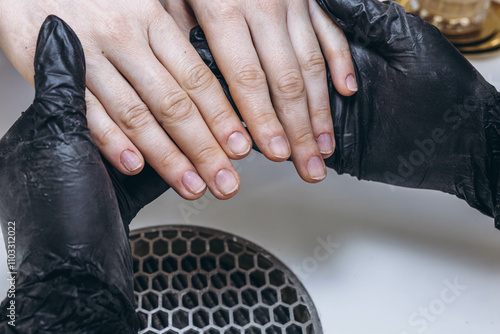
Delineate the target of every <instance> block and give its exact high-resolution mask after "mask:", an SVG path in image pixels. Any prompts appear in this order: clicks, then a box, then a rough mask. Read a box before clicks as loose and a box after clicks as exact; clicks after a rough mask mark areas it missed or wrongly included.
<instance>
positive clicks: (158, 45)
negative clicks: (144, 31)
mask: <svg viewBox="0 0 500 334" xmlns="http://www.w3.org/2000/svg"><path fill="white" fill-rule="evenodd" d="M161 17H163V18H164V19H165V20H171V19H169V18H168V16H167V15H165V16H161ZM161 22H162V21H160V20H159V19H158V20H157V21H155V23H154V24H153V26H152V27H151V28H150V32H149V37H150V43H151V46H152V50H153V52H154V53H155V55H156V57H157V58H158V60H160V62H161V63H162V64H163V65H164V66H165V68H166V69H167V71H168V72H169V73H170V74H171V75H172V76H173V77H174V78H176V79H177V82H178V83H179V85H180V87H181V88H182V89H183V90H184V91H185V92H187V93H188V95H189V97H190V98H191V100H192V101H193V102H194V104H195V106H196V107H197V109H198V110H199V112H200V113H201V115H202V117H203V119H204V120H205V123H206V124H207V125H208V127H209V129H210V131H211V132H212V134H213V136H214V137H215V139H216V140H217V142H218V143H219V144H220V146H221V147H222V148H223V149H224V151H225V153H226V154H227V156H228V157H229V158H231V159H241V158H243V157H245V156H247V155H248V154H249V153H250V151H251V148H252V140H251V138H250V135H249V134H248V132H247V131H246V129H245V127H244V126H243V125H242V123H241V120H240V119H239V118H238V116H237V114H236V113H235V112H234V110H233V108H232V106H231V104H230V103H229V101H228V99H227V98H226V95H225V94H224V91H223V90H222V87H221V86H220V84H219V82H218V81H217V79H216V77H215V75H214V74H213V73H212V72H211V71H210V69H209V68H208V67H207V66H206V65H205V63H204V62H203V61H202V60H201V59H200V57H199V55H198V53H197V52H196V50H195V49H194V48H193V46H192V45H191V43H190V42H189V41H188V39H186V38H183V37H182V36H180V35H179V33H178V32H174V31H172V30H171V29H170V30H169V29H168V27H167V26H166V24H161ZM167 36H168V39H169V40H170V41H169V42H168V43H167V42H166V41H165V39H166V37H167ZM174 42H175V43H176V45H177V47H178V48H182V49H184V50H190V52H186V53H182V56H181V57H179V52H178V50H177V49H176V48H172V47H171V45H173V43H174Z"/></svg>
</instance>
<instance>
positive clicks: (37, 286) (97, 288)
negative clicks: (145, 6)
mask: <svg viewBox="0 0 500 334" xmlns="http://www.w3.org/2000/svg"><path fill="white" fill-rule="evenodd" d="M35 73H36V74H35V89H36V97H35V100H34V102H33V104H32V105H31V106H30V108H29V109H28V110H27V111H26V112H24V113H23V114H22V116H21V117H20V118H19V120H18V121H17V122H16V123H15V124H14V126H13V127H12V128H11V129H10V130H9V131H8V133H7V134H6V135H5V136H4V138H2V140H1V141H0V189H1V191H0V221H1V224H2V230H3V235H4V238H5V243H6V247H7V253H8V255H9V254H13V250H14V249H15V259H16V261H15V263H9V270H10V271H12V272H17V280H16V291H15V298H11V297H9V295H8V298H7V299H5V300H4V302H3V303H2V305H1V307H0V309H1V312H0V333H103V334H104V333H105V334H110V333H137V328H138V322H137V319H136V315H135V306H134V295H133V291H134V290H133V280H132V279H133V270H132V257H131V253H130V247H129V244H128V238H127V233H126V228H128V226H127V225H128V223H129V222H130V220H131V219H132V218H133V217H134V216H135V214H136V213H137V212H138V211H139V210H140V208H142V206H144V205H145V204H147V203H149V202H150V201H152V200H153V199H154V198H156V197H157V196H158V195H160V194H161V193H162V192H164V191H165V190H166V189H167V187H168V186H167V185H166V184H165V183H164V182H163V181H162V180H161V178H160V177H159V176H158V175H157V174H156V173H155V172H154V171H153V170H152V169H151V168H146V169H145V171H144V172H143V173H141V175H139V176H136V177H129V176H124V175H122V174H120V173H119V172H118V171H116V170H115V169H114V168H112V167H111V165H109V164H107V165H106V166H105V164H104V163H103V161H102V159H101V156H100V154H99V152H98V150H97V149H96V147H95V146H94V144H93V143H92V141H91V139H90V136H89V131H88V129H87V126H86V119H85V111H86V109H85V108H86V107H85V97H84V94H85V62H84V55H83V50H82V47H81V45H80V42H79V41H78V39H77V37H76V35H75V34H74V32H73V31H72V30H71V29H70V28H69V27H68V26H67V25H66V24H65V23H64V22H63V21H61V20H60V19H58V18H57V17H55V16H51V17H49V18H47V20H46V21H45V23H44V24H43V26H42V29H41V31H40V35H39V38H38V42H37V50H36V56H35ZM106 167H108V169H106ZM110 176H111V178H110ZM112 181H113V182H112ZM122 217H123V220H122ZM124 224H125V225H124ZM9 236H12V237H11V238H10V237H9ZM14 238H15V239H14ZM9 258H10V256H9ZM11 301H14V302H15V313H16V321H15V327H13V326H10V325H9V324H8V323H9V322H10V321H11V320H12V318H9V317H6V315H8V314H9V313H10V311H9V310H7V308H8V307H10V306H11Z"/></svg>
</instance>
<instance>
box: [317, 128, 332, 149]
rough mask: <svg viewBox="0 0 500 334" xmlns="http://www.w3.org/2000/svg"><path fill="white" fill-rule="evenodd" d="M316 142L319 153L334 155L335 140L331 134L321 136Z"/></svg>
mask: <svg viewBox="0 0 500 334" xmlns="http://www.w3.org/2000/svg"><path fill="white" fill-rule="evenodd" d="M316 142H317V143H318V147H319V151H320V152H321V154H331V153H333V140H332V136H330V134H329V133H323V134H322V135H320V136H319V137H318V138H317V139H316Z"/></svg>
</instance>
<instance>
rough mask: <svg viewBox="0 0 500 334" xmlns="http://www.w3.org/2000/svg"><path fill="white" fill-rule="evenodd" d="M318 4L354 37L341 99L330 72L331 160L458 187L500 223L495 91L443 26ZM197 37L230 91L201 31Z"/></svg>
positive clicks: (453, 190) (342, 169) (393, 10)
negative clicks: (346, 90)
mask: <svg viewBox="0 0 500 334" xmlns="http://www.w3.org/2000/svg"><path fill="white" fill-rule="evenodd" d="M318 2H319V4H320V5H321V6H322V8H323V9H324V10H325V11H326V12H327V13H328V15H329V16H330V17H331V18H332V19H333V20H334V21H335V22H336V23H337V24H338V25H339V26H340V27H342V29H343V30H344V31H345V33H346V35H347V38H348V40H349V44H350V48H351V53H352V57H353V60H354V64H355V68H356V74H357V79H358V85H359V91H358V92H357V93H356V94H355V95H354V96H352V97H344V96H341V95H340V94H338V93H337V92H336V91H335V88H334V87H333V85H332V82H331V80H330V78H328V85H329V92H330V106H331V109H332V116H333V123H334V130H335V140H336V144H337V146H336V150H335V153H334V155H333V156H332V157H331V158H329V159H327V160H326V164H327V166H328V167H330V168H333V169H335V170H336V171H337V172H338V173H339V174H344V173H346V174H350V175H352V176H355V177H357V178H358V179H363V180H372V181H378V182H384V183H389V184H393V185H398V186H404V187H411V188H423V189H435V190H441V191H443V192H447V193H450V194H454V195H456V196H458V197H459V198H462V199H464V200H466V201H467V203H469V205H471V206H472V207H474V208H476V209H478V210H480V211H481V212H483V213H485V214H487V215H490V216H493V217H495V222H496V226H497V228H500V203H499V194H498V173H499V165H500V160H499V159H500V158H499V154H500V153H499V148H500V145H499V139H500V136H499V129H500V119H499V116H500V97H499V94H498V92H497V91H496V89H495V88H494V87H493V86H491V85H490V84H488V83H487V82H486V81H485V80H484V79H483V77H482V76H481V75H480V74H479V73H478V72H477V70H476V69H474V67H473V66H472V65H471V64H470V63H469V62H468V61H467V60H466V59H465V58H464V57H463V56H462V55H461V54H460V53H459V52H458V51H457V50H456V49H455V47H454V46H453V45H452V44H450V43H449V42H448V40H446V38H445V37H443V35H442V34H441V33H440V32H439V30H438V29H437V28H435V27H434V26H432V25H430V24H428V23H427V22H425V21H423V20H422V19H420V18H419V17H417V16H415V15H412V14H406V13H405V11H404V8H403V7H401V6H400V5H398V4H396V3H394V2H384V3H381V2H377V1H374V0H318ZM191 42H192V43H193V44H194V45H195V47H196V48H197V49H198V52H199V54H200V55H201V56H202V58H203V59H204V60H205V62H206V63H207V64H208V65H209V66H210V68H211V69H212V71H213V72H214V73H216V75H217V77H218V79H219V81H220V82H221V84H222V86H223V88H224V90H225V92H226V95H228V96H229V90H228V86H227V84H226V83H225V81H224V79H223V77H222V75H221V73H220V71H219V70H218V68H217V66H216V64H215V62H214V60H213V58H212V55H211V53H210V50H209V48H208V45H207V43H206V41H205V37H204V35H203V32H202V31H201V30H200V29H199V28H196V29H194V30H193V31H192V32H191ZM233 106H234V104H233Z"/></svg>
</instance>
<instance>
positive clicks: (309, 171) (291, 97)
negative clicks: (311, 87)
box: [247, 12, 333, 182]
mask: <svg viewBox="0 0 500 334" xmlns="http://www.w3.org/2000/svg"><path fill="white" fill-rule="evenodd" d="M280 13H281V12H280ZM275 18H277V20H276V19H273V20H269V19H268V18H265V17H264V16H261V17H253V18H252V19H250V18H247V20H248V23H249V26H250V27H252V30H251V32H252V36H253V40H254V44H255V48H256V50H257V53H258V54H259V58H260V60H261V63H262V67H263V68H264V71H265V72H266V74H267V76H268V82H269V88H270V91H271V95H272V100H273V104H274V106H275V108H276V112H277V114H278V118H279V120H280V122H281V124H282V125H283V127H284V129H285V132H286V134H287V136H288V139H289V141H290V145H291V148H292V160H293V162H294V164H295V168H296V169H297V172H298V173H299V175H300V176H301V177H302V178H303V179H304V180H305V181H307V182H318V181H320V180H323V179H324V178H325V177H326V167H325V165H324V163H323V159H322V156H321V154H320V152H319V148H318V145H317V143H316V139H315V137H314V135H313V131H312V126H311V122H310V116H309V110H308V100H307V93H306V89H305V83H304V81H303V77H302V74H301V69H300V67H299V64H298V61H297V58H296V56H295V50H294V49H293V46H292V43H291V41H290V37H289V32H288V29H287V23H286V21H287V17H286V12H285V14H284V15H281V16H280V14H278V15H276V16H275ZM268 31H273V33H272V34H269V33H267V32H268ZM330 124H331V123H330ZM330 131H333V130H330Z"/></svg>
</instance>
